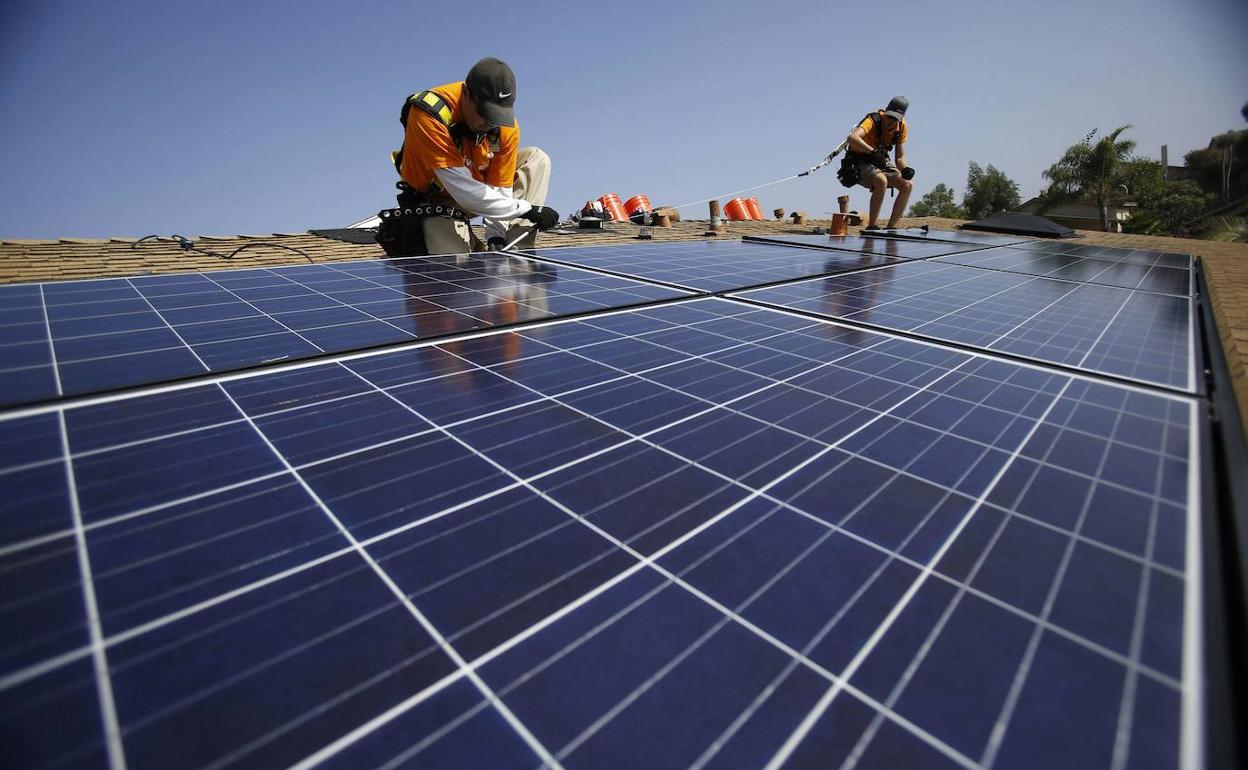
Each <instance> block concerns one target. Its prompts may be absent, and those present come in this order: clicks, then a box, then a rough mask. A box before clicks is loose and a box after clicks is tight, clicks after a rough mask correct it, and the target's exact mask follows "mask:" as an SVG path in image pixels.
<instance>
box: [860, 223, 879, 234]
mask: <svg viewBox="0 0 1248 770" xmlns="http://www.w3.org/2000/svg"><path fill="white" fill-rule="evenodd" d="M862 232H864V233H882V232H884V228H883V227H880V226H879V225H867V226H866V227H864V228H862Z"/></svg>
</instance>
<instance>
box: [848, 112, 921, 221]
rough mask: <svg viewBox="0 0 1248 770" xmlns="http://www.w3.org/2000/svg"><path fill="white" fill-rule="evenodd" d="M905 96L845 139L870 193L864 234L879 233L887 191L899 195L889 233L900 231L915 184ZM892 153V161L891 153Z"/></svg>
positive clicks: (859, 181)
mask: <svg viewBox="0 0 1248 770" xmlns="http://www.w3.org/2000/svg"><path fill="white" fill-rule="evenodd" d="M909 104H910V103H909V101H908V100H907V99H906V97H904V96H896V97H893V99H892V101H890V102H889V103H888V106H887V107H885V108H884V109H882V110H876V111H875V112H872V113H868V114H867V116H866V117H864V118H863V119H862V121H861V122H860V123H859V124H858V125H857V126H855V127H854V130H853V131H851V132H850V134H849V137H848V138H847V139H846V141H847V142H848V146H849V154H850V157H851V158H853V159H854V161H855V162H856V163H857V165H858V184H860V185H862V186H863V187H865V188H867V189H868V190H870V191H871V208H870V211H869V214H868V217H867V226H866V227H864V228H863V232H872V231H879V230H880V229H881V228H880V227H879V224H878V222H879V218H880V206H881V204H883V202H884V191H885V190H887V189H889V188H890V187H891V188H894V189H896V190H897V191H898V195H897V202H896V203H894V204H893V211H892V214H890V215H889V217H888V229H890V230H891V229H893V228H895V227H897V220H899V219H901V215H902V214H903V213H904V212H905V210H906V203H908V202H909V201H910V191H911V190H912V189H913V188H914V183H913V182H911V181H910V180H911V179H913V178H914V169H913V168H912V167H910V165H909V164H908V163H906V133H907V132H906V108H907V107H908V106H909ZM889 149H892V151H893V158H892V160H890V159H889V157H888V151H889Z"/></svg>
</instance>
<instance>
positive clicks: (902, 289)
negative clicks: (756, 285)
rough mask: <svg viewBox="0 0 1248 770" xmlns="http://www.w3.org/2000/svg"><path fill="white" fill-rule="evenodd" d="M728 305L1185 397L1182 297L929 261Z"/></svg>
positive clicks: (1186, 324)
mask: <svg viewBox="0 0 1248 770" xmlns="http://www.w3.org/2000/svg"><path fill="white" fill-rule="evenodd" d="M979 253H983V252H979ZM734 296H740V297H741V298H744V299H749V300H753V301H757V302H763V303H767V304H769V305H775V306H778V307H786V308H792V309H797V310H802V311H805V312H809V313H815V314H818V315H822V316H827V317H829V318H841V319H845V320H848V321H855V322H860V323H868V324H871V325H873V326H878V327H881V328H885V329H895V330H899V331H906V332H911V333H915V334H921V335H923V336H925V337H930V338H933V339H938V340H947V341H950V342H956V343H960V344H964V345H970V346H973V347H976V348H983V349H985V350H991V351H1000V352H1004V353H1009V354H1011V355H1016V356H1023V357H1026V358H1032V359H1035V360H1037V361H1047V362H1053V363H1059V364H1063V365H1065V366H1070V367H1074V368H1077V369H1084V370H1087V371H1090V372H1098V373H1103V374H1110V375H1114V376H1117V377H1123V378H1126V379H1131V380H1137V381H1139V382H1143V383H1150V384H1157V385H1163V386H1166V387H1171V388H1177V389H1182V390H1188V391H1191V390H1193V389H1194V388H1195V367H1194V363H1193V360H1192V355H1193V347H1192V333H1193V332H1192V314H1191V304H1192V303H1191V300H1190V299H1189V298H1187V297H1177V296H1167V295H1161V294H1155V293H1152V292H1144V291H1129V290H1126V289H1121V288H1116V287H1112V286H1100V285H1096V284H1091V283H1078V282H1072V281H1062V280H1054V279H1051V278H1042V277H1039V276H1031V275H1026V274H1018V273H1012V272H1004V271H999V270H981V269H977V268H971V267H964V266H961V265H950V264H940V263H938V262H936V261H927V262H918V263H910V264H904V265H897V266H889V267H883V268H878V269H875V270H869V271H864V272H857V273H852V274H848V275H842V276H834V277H830V278H820V279H814V280H810V281H805V282H798V283H790V284H785V285H783V286H775V287H771V288H765V289H757V290H753V291H747V292H743V293H741V294H739V295H734Z"/></svg>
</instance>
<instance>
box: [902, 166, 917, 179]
mask: <svg viewBox="0 0 1248 770" xmlns="http://www.w3.org/2000/svg"><path fill="white" fill-rule="evenodd" d="M901 178H902V179H914V166H906V170H905V171H903V172H901Z"/></svg>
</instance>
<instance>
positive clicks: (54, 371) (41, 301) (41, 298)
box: [39, 284, 65, 396]
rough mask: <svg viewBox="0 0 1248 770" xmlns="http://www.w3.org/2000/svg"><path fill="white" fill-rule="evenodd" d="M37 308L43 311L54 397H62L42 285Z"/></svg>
mask: <svg viewBox="0 0 1248 770" xmlns="http://www.w3.org/2000/svg"><path fill="white" fill-rule="evenodd" d="M39 306H40V309H41V310H43V323H44V332H45V333H46V336H47V340H48V355H49V356H50V357H51V359H52V377H53V379H54V381H55V382H56V395H58V396H62V395H64V393H65V391H64V389H63V388H62V387H61V373H60V371H59V369H58V368H57V364H56V346H55V345H54V344H53V343H52V322H51V321H49V320H48V301H47V298H46V297H44V294H43V284H40V285H39Z"/></svg>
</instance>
